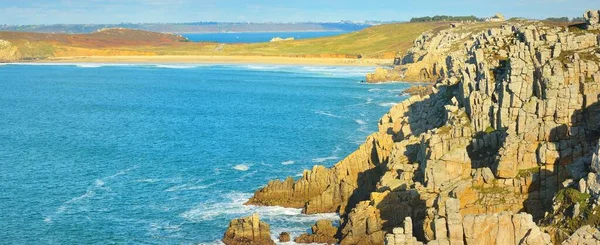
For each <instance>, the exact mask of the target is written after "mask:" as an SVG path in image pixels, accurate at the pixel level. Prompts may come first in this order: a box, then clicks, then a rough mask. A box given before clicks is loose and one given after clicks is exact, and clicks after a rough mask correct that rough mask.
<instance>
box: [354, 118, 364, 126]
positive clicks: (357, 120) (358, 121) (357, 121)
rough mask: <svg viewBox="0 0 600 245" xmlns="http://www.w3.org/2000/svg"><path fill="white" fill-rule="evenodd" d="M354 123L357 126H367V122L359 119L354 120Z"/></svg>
mask: <svg viewBox="0 0 600 245" xmlns="http://www.w3.org/2000/svg"><path fill="white" fill-rule="evenodd" d="M354 122H356V123H357V124H359V125H366V124H367V122H365V121H363V120H361V119H355V120H354Z"/></svg>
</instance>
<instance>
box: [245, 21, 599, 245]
mask: <svg viewBox="0 0 600 245" xmlns="http://www.w3.org/2000/svg"><path fill="white" fill-rule="evenodd" d="M599 13H600V12H599V11H588V12H587V13H586V14H585V16H586V18H587V19H586V20H587V23H586V24H584V25H581V26H572V27H553V26H547V25H544V24H543V23H539V22H529V21H527V22H519V23H506V24H503V25H501V26H499V27H494V28H490V29H486V30H482V31H480V32H478V33H477V34H473V35H470V36H468V37H467V40H464V42H463V44H464V46H463V47H462V48H460V49H458V50H456V51H453V52H450V53H449V54H448V55H446V56H443V57H439V59H432V60H435V64H439V65H436V66H435V67H438V68H439V70H437V72H438V74H439V76H438V78H437V80H436V82H435V85H434V86H433V88H432V89H431V90H432V91H431V93H430V94H428V95H424V96H422V95H417V96H412V97H410V98H409V99H407V100H405V101H403V102H402V103H399V104H397V105H395V106H394V107H392V108H391V109H390V111H389V112H388V113H387V114H385V115H384V116H383V117H382V118H381V119H380V121H379V124H378V127H379V130H378V132H376V133H374V134H372V135H370V136H369V137H368V138H367V140H366V142H365V143H364V144H363V145H361V146H360V147H359V149H358V150H357V151H355V152H354V153H352V154H351V155H349V156H348V157H346V158H345V159H343V160H342V161H340V162H339V163H337V164H336V165H335V166H333V167H332V168H325V167H323V166H315V167H314V168H313V169H312V170H311V171H305V172H304V174H303V176H302V177H301V178H300V179H298V180H294V179H292V178H288V179H286V180H284V181H280V180H274V181H271V182H269V184H268V185H267V186H265V187H264V188H261V189H260V190H258V191H257V192H256V193H255V195H254V196H253V197H252V198H251V199H250V200H249V201H248V204H255V205H278V206H284V207H296V208H302V209H303V211H304V213H320V212H338V213H339V214H340V216H341V217H342V221H341V226H340V227H339V229H338V232H337V239H338V240H339V242H340V244H342V245H344V244H384V243H387V244H416V243H419V242H421V243H427V244H467V245H468V244H552V243H561V242H563V241H564V242H565V244H577V242H571V241H580V240H581V239H579V237H581V238H582V239H583V238H585V239H592V241H593V240H594V234H596V233H595V231H593V230H592V229H587V230H583V231H579V229H580V228H582V227H585V225H589V226H591V227H598V226H599V225H600V206H598V204H599V203H600V174H598V171H599V170H600V160H598V159H600V157H598V156H599V155H600V149H599V146H598V141H599V138H600V120H599V119H600V106H599V105H600V104H599V103H598V98H599V95H600V32H599V31H598V30H597V29H595V28H596V26H597V25H599V24H600V21H599V20H598V18H596V17H594V16H598V15H599ZM590 16H592V17H590ZM440 45H441V46H443V44H441V43H440ZM440 45H438V46H440ZM432 57H433V56H432ZM573 234H575V235H573ZM590 234H592V235H591V238H590ZM572 235H573V236H572ZM578 239H579V240H578ZM596 243H597V241H596Z"/></svg>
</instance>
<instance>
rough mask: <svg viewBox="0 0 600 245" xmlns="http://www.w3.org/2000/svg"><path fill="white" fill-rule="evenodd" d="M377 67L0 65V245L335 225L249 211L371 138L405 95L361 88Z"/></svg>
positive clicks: (136, 240) (213, 238)
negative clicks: (237, 223) (259, 194)
mask: <svg viewBox="0 0 600 245" xmlns="http://www.w3.org/2000/svg"><path fill="white" fill-rule="evenodd" d="M372 69H373V67H330V66H283V65H282V66H279V65H189V64H3V65H0V210H1V212H2V216H1V218H0V224H1V228H0V243H2V244H221V242H220V239H221V238H222V236H223V233H224V232H225V230H226V228H227V226H228V224H229V221H230V220H231V219H233V218H238V217H243V216H248V215H250V214H252V213H255V212H256V213H258V214H259V215H260V216H261V219H262V220H264V221H266V222H268V223H269V224H270V225H271V234H272V236H273V238H276V237H277V235H278V234H279V233H280V232H283V231H286V232H290V233H291V234H292V237H295V236H297V235H299V234H301V233H303V232H306V231H307V230H309V229H310V226H311V225H312V224H314V222H316V221H317V220H318V219H323V218H328V219H332V220H338V219H339V218H338V216H337V215H336V214H318V215H303V214H301V213H300V210H299V209H291V208H282V207H256V206H244V205H243V204H244V202H246V201H247V199H248V198H249V197H251V196H252V193H253V192H254V191H256V190H257V189H258V188H260V187H261V186H264V185H265V184H266V183H267V182H268V181H269V180H271V179H276V178H280V179H283V178H285V177H286V176H293V177H294V178H299V177H300V176H301V175H302V173H303V171H305V170H306V169H311V168H312V166H313V165H315V164H321V165H325V166H332V165H334V164H335V163H336V162H337V161H339V160H341V159H342V158H343V157H344V156H346V155H348V154H349V153H351V152H352V151H354V150H356V149H357V147H358V146H359V145H360V144H361V143H362V142H364V140H365V138H366V136H368V135H369V134H370V133H372V132H374V131H376V130H377V122H378V119H379V118H380V117H381V116H382V115H383V114H384V113H386V112H387V111H388V110H389V108H390V107H391V106H392V105H394V104H395V103H398V102H400V101H402V100H403V99H405V98H406V97H404V96H402V95H401V93H402V92H403V91H404V90H405V89H406V88H408V87H409V85H408V84H405V83H392V84H365V83H361V80H363V79H364V75H365V74H366V73H367V72H370V71H372ZM288 244H289V243H288Z"/></svg>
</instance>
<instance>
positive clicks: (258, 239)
mask: <svg viewBox="0 0 600 245" xmlns="http://www.w3.org/2000/svg"><path fill="white" fill-rule="evenodd" d="M222 241H223V243H225V244H226V245H271V244H272V245H275V242H274V241H273V240H272V239H271V231H270V227H269V224H267V223H265V222H262V221H260V217H259V216H258V214H256V213H255V214H252V215H251V216H248V217H244V218H240V219H234V220H232V221H231V222H230V223H229V228H227V231H225V235H224V236H223V240H222Z"/></svg>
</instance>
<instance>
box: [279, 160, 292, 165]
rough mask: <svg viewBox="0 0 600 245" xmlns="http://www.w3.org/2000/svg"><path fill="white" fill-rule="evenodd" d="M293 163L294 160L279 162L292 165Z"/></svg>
mask: <svg viewBox="0 0 600 245" xmlns="http://www.w3.org/2000/svg"><path fill="white" fill-rule="evenodd" d="M294 163H296V161H294V160H288V161H283V162H281V164H283V165H292V164H294Z"/></svg>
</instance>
